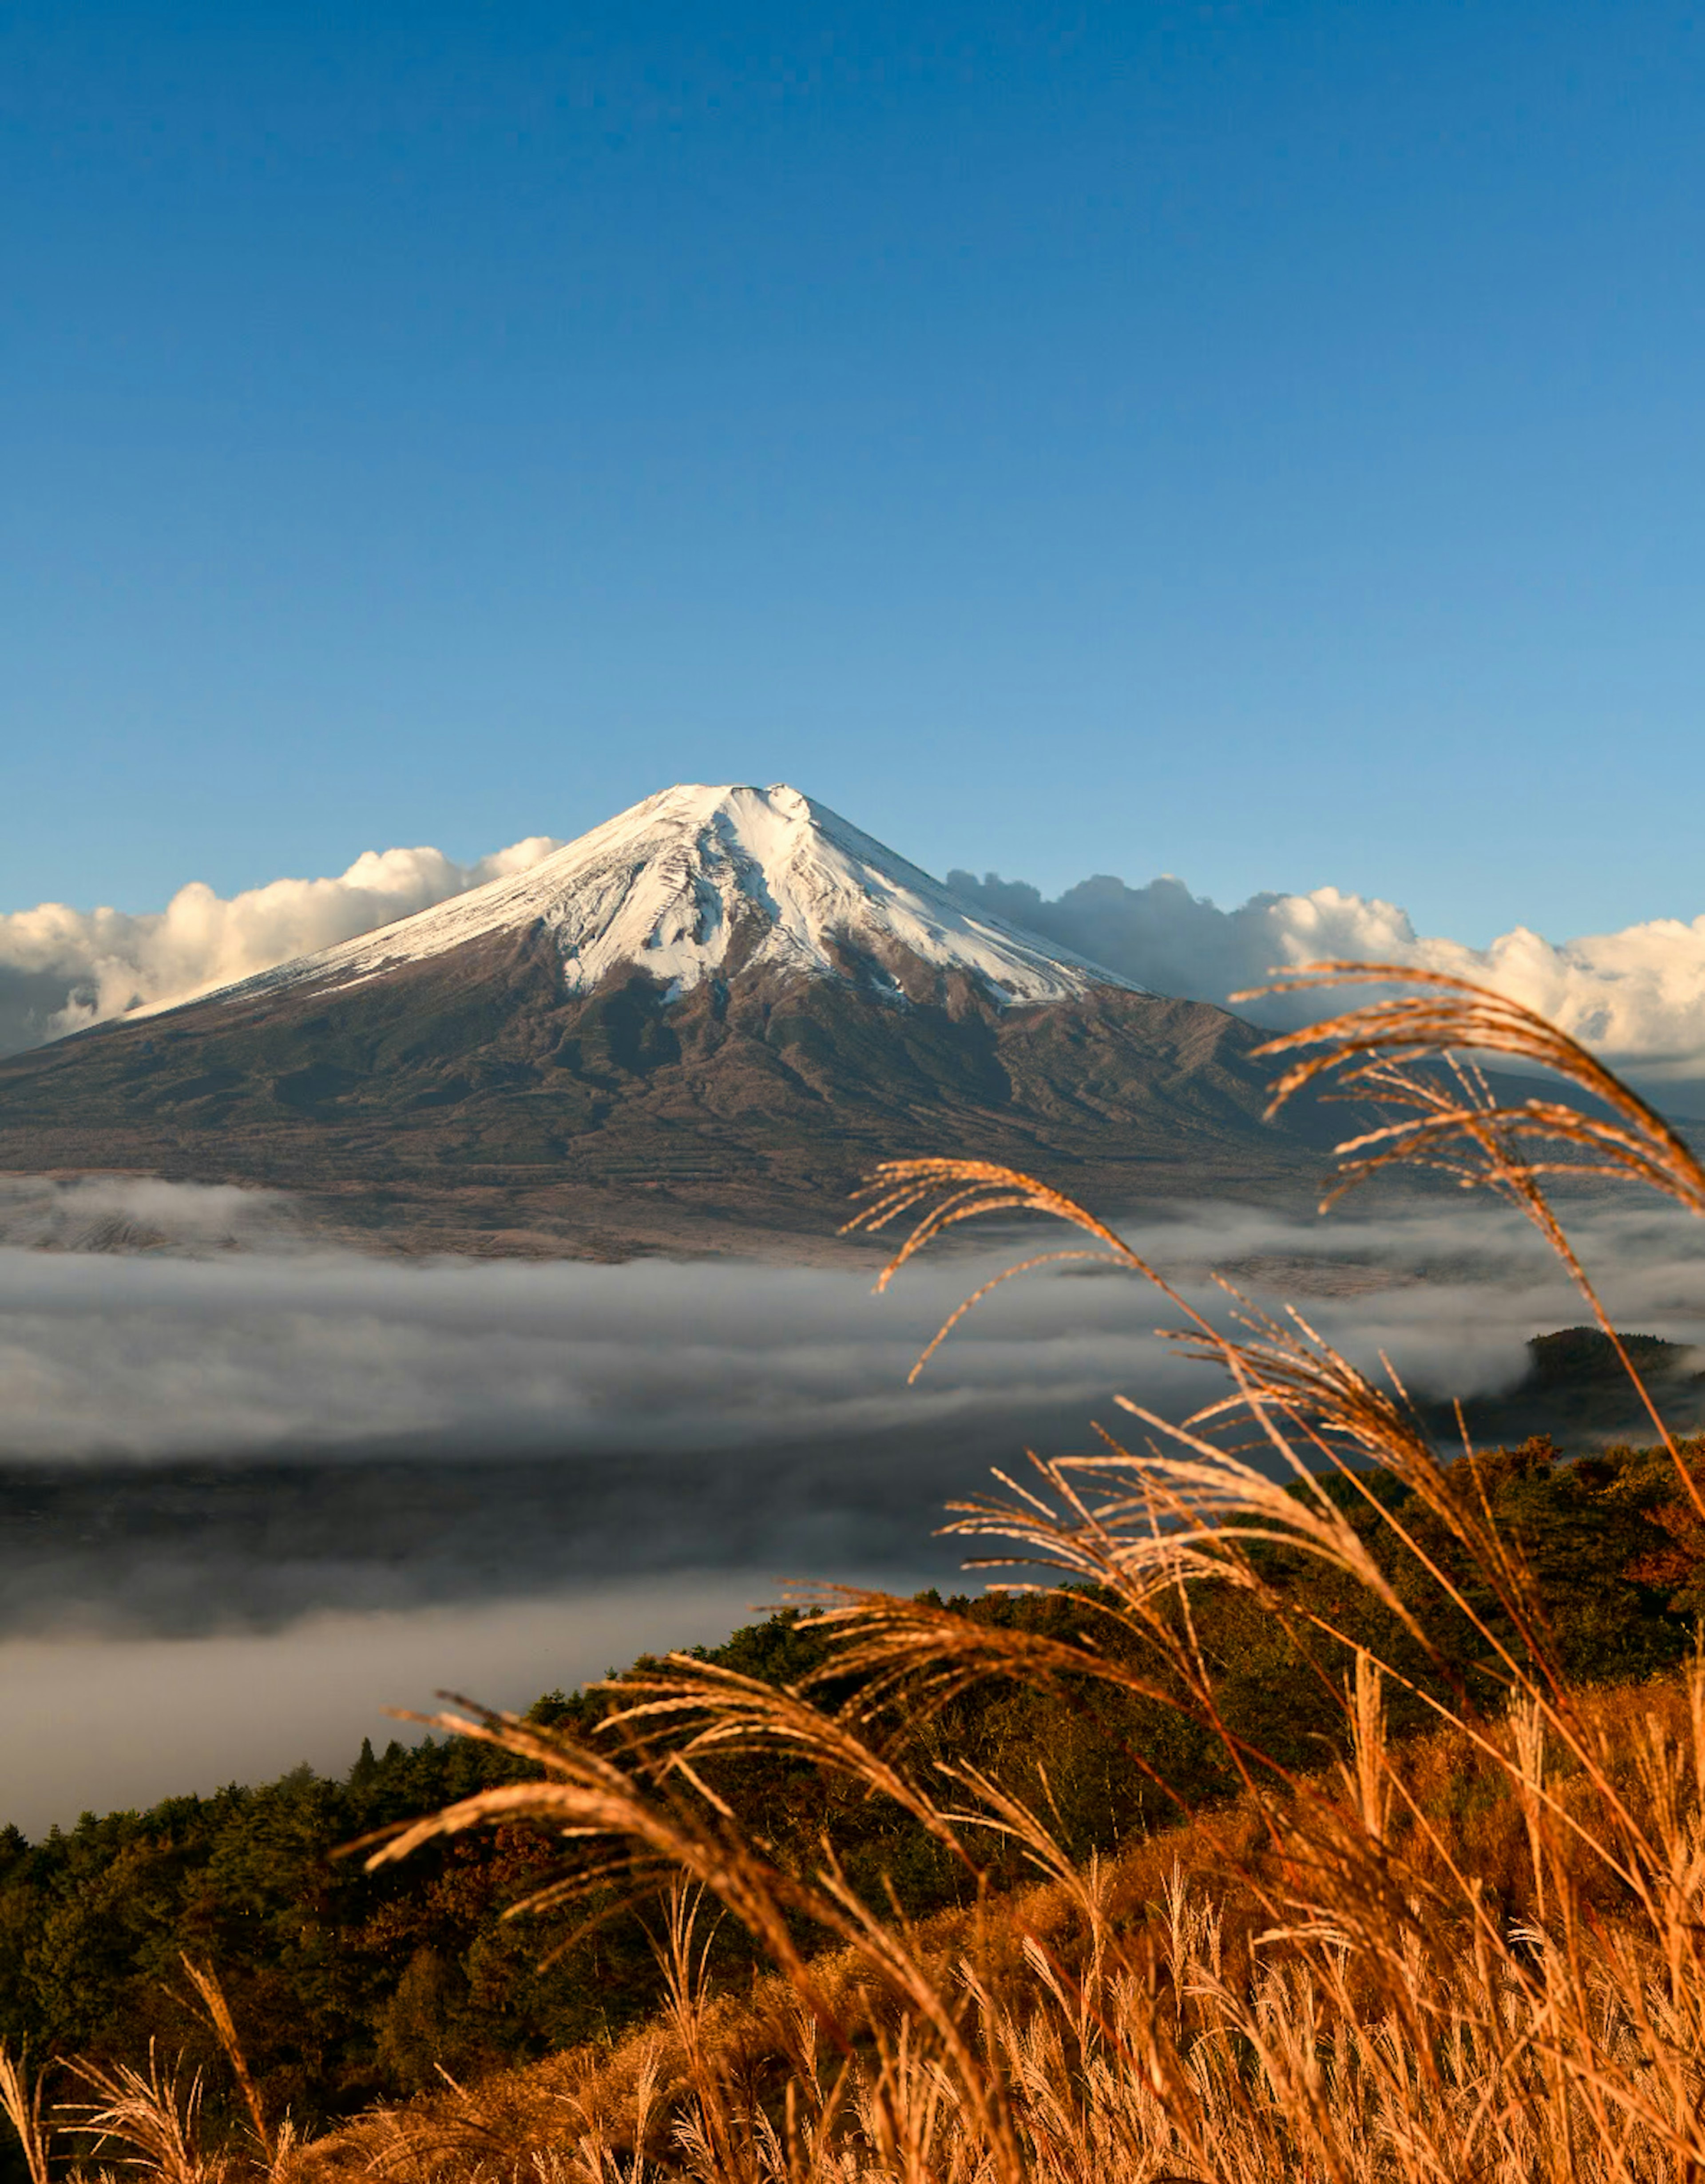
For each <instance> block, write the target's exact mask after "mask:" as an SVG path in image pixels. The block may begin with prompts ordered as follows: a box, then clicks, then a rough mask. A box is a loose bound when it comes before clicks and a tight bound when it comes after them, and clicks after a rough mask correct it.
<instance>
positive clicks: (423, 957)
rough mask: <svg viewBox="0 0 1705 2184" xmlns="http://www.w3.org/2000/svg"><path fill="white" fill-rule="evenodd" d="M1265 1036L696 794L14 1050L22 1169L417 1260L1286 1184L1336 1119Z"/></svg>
mask: <svg viewBox="0 0 1705 2184" xmlns="http://www.w3.org/2000/svg"><path fill="white" fill-rule="evenodd" d="M1259 1036H1260V1035H1259V1034H1257V1033H1256V1032H1255V1031H1253V1030H1252V1029H1251V1028H1250V1027H1248V1026H1246V1025H1245V1024H1243V1023H1242V1022H1240V1021H1239V1020H1238V1019H1237V1018H1235V1017H1231V1016H1229V1015H1228V1014H1227V1013H1226V1012H1225V1011H1223V1010H1220V1009H1216V1008H1212V1007H1209V1006H1206V1005H1204V1004H1201V1003H1197V1002H1189V1001H1178V1000H1167V999H1165V998H1163V997H1161V996H1157V995H1151V994H1146V993H1144V992H1141V991H1140V990H1139V989H1136V988H1134V987H1133V986H1132V985H1131V984H1130V983H1129V982H1128V981H1127V980H1124V979H1122V978H1118V977H1117V976H1116V975H1115V974H1114V973H1112V972H1106V971H1103V970H1101V969H1100V968H1099V967H1097V966H1095V965H1094V964H1091V963H1089V962H1087V961H1084V960H1083V959H1082V958H1079V957H1076V956H1071V955H1070V954H1068V953H1067V952H1066V951H1064V950H1060V949H1058V948H1056V947H1054V946H1052V945H1051V944H1049V943H1047V942H1045V941H1043V940H1041V939H1039V938H1037V937H1036V936H1035V935H1033V934H1026V933H1021V932H1019V931H1018V930H1017V928H1011V927H1009V926H1006V925H1004V924H1002V923H1001V922H1000V921H998V920H997V919H995V918H993V917H989V915H987V914H986V913H983V912H981V911H978V910H976V909H974V908H973V907H972V906H971V905H967V904H965V903H964V902H962V901H961V900H959V899H958V898H957V897H956V896H955V895H954V894H952V893H951V892H950V890H949V889H946V888H944V887H943V886H941V885H940V884H939V883H938V882H936V881H934V880H933V879H931V878H930V877H929V876H928V874H926V873H924V872H919V871H918V870H917V868H916V867H914V866H911V865H909V864H907V863H906V862H905V860H904V859H902V858H900V857H898V856H896V855H894V853H893V852H892V851H890V850H886V849H884V848H883V846H882V845H881V844H879V843H877V842H874V841H872V839H871V838H869V837H868V836H866V835H864V834H862V833H860V832H859V831H858V830H857V829H856V828H855V827H851V826H850V825H849V824H848V823H847V822H845V821H844V820H842V819H839V818H838V817H837V816H835V815H834V814H833V813H832V812H829V811H826V810H824V809H823V807H822V806H821V805H815V804H813V803H811V800H810V799H807V798H805V797H804V796H802V795H800V794H799V793H798V792H797V791H795V790H793V789H790V788H783V787H777V788H770V789H767V790H764V789H757V788H743V787H735V788H673V789H670V790H667V791H666V792H665V793H664V794H661V795H660V796H655V797H651V798H649V799H647V800H646V801H645V802H644V803H643V804H640V805H636V806H634V808H633V809H632V811H628V812H625V813H623V814H622V815H621V816H620V817H618V818H616V819H614V820H611V821H610V822H609V823H608V824H607V825H605V826H603V827H599V828H597V829H595V830H594V831H593V833H590V834H588V835H586V836H585V837H583V838H582V839H581V840H580V841H578V842H575V843H571V844H569V846H568V847H567V848H566V849H564V850H560V851H559V852H558V853H557V854H556V855H554V856H553V857H551V858H549V859H548V860H546V861H545V862H543V864H541V865H538V866H535V867H533V869H532V870H531V871H529V872H527V873H525V874H522V875H521V876H520V877H515V878H510V879H504V880H499V881H497V882H495V883H493V884H492V885H490V886H488V887H486V888H482V889H478V890H476V891H475V892H473V893H471V894H467V895H465V896H461V897H460V898H458V899H456V900H453V901H451V902H449V903H445V904H442V905H438V906H437V908H435V909H432V910H429V911H423V912H422V913H421V914H420V915H419V916H418V917H411V918H408V919H404V920H403V921H401V922H398V923H397V924H395V925H393V926H390V927H387V928H385V929H384V930H382V932H378V933H371V934H368V935H365V936H364V937H362V938H361V939H358V940H354V941H350V942H348V943H345V944H343V945H342V946H340V947H337V948H334V949H331V950H326V952H325V953H323V954H321V955H319V956H309V957H304V958H303V959H301V960H300V961H297V962H294V963H290V964H286V965H283V966H281V967H280V968H278V969H276V970H274V971H270V972H265V974H263V975H262V976H260V977H259V978H251V979H248V980H247V981H245V982H244V983H242V984H240V985H237V986H233V987H230V988H227V989H225V990H223V991H222V992H220V993H217V994H211V995H205V996H203V997H202V998H200V999H198V1000H193V1001H191V1002H187V1003H185V1004H182V1005H181V1006H177V1007H176V1008H172V1009H170V1010H166V1011H161V1012H159V1013H155V1014H150V1015H142V1014H137V1015H135V1016H132V1017H127V1018H125V1019H124V1020H122V1021H120V1022H117V1023H114V1024H109V1025H105V1026H103V1027H101V1028H98V1029H96V1030H93V1031H90V1032H86V1033H82V1034H78V1035H77V1036H76V1037H75V1038H71V1039H64V1040H62V1041H60V1042H59V1043H58V1044H57V1045H53V1046H49V1047H46V1048H42V1049H39V1050H36V1051H33V1052H31V1053H28V1054H25V1055H21V1056H14V1058H12V1059H11V1060H10V1061H7V1062H4V1063H0V1168H4V1169H13V1170H25V1171H31V1172H36V1173H39V1172H41V1171H42V1170H44V1169H62V1170H63V1169H73V1170H85V1169H91V1168H107V1169H111V1168H125V1169H146V1170H148V1171H151V1172H154V1173H161V1174H164V1175H168V1176H176V1177H182V1178H193V1179H196V1180H201V1181H213V1180H223V1181H238V1182H242V1181H248V1182H254V1183H264V1184H270V1185H271V1186H273V1187H275V1188H281V1189H285V1190H293V1191H296V1192H298V1194H301V1195H303V1196H304V1201H307V1202H310V1203H311V1204H312V1205H313V1206H315V1208H316V1209H317V1210H318V1212H319V1213H320V1216H321V1217H323V1218H325V1219H327V1220H330V1221H332V1223H333V1225H334V1226H342V1227H353V1228H356V1229H361V1230H363V1231H364V1232H366V1233H369V1234H374V1235H375V1236H376V1237H378V1238H381V1239H382V1238H384V1237H386V1236H388V1237H390V1239H391V1240H394V1241H396V1242H398V1243H399V1244H403V1245H414V1246H417V1247H422V1248H430V1247H432V1246H435V1245H444V1244H462V1245H465V1244H466V1243H467V1242H468V1241H469V1240H471V1239H472V1240H484V1241H485V1242H486V1244H487V1245H488V1246H489V1247H490V1248H493V1249H518V1250H527V1249H538V1250H550V1249H559V1248H571V1249H582V1250H589V1251H610V1250H621V1249H625V1248H629V1247H631V1246H632V1245H641V1246H644V1245H646V1244H648V1243H652V1244H656V1243H671V1242H675V1243H678V1242H681V1241H683V1240H690V1239H692V1238H697V1239H699V1240H714V1234H713V1232H714V1230H715V1229H716V1227H717V1226H718V1225H720V1226H722V1227H723V1228H728V1227H730V1225H731V1224H732V1226H733V1227H735V1228H744V1229H758V1230H762V1229H788V1230H794V1231H800V1232H804V1233H807V1234H808V1233H811V1232H814V1231H815V1232H821V1233H822V1234H827V1233H828V1232H830V1231H831V1230H832V1229H833V1226H834V1224H835V1222H836V1220H837V1219H838V1218H839V1213H840V1212H841V1210H842V1209H841V1206H840V1203H839V1201H840V1200H841V1199H842V1197H843V1195H844V1193H845V1191H846V1190H848V1189H849V1188H850V1186H851V1185H852V1184H854V1183H855V1181H856V1180H857V1178H859V1176H860V1175H861V1174H862V1173H865V1172H866V1171H867V1170H868V1168H869V1167H871V1166H872V1164H873V1163H874V1162H876V1161H878V1160H880V1159H883V1158H884V1157H888V1156H900V1155H906V1154H922V1153H940V1152H953V1153H967V1154H975V1155H978V1156H986V1157H989V1158H992V1159H998V1160H1003V1161H1007V1162H1014V1163H1017V1164H1018V1165H1022V1166H1024V1167H1028V1168H1031V1169H1033V1170H1035V1171H1037V1172H1039V1173H1044V1174H1045V1175H1047V1176H1048V1177H1049V1178H1050V1179H1056V1180H1058V1181H1060V1182H1061V1183H1062V1184H1065V1185H1066V1186H1067V1187H1068V1188H1072V1189H1074V1190H1078V1191H1079V1192H1080V1193H1084V1194H1088V1195H1095V1196H1096V1197H1097V1199H1098V1201H1099V1202H1100V1203H1102V1204H1104V1205H1106V1204H1110V1203H1117V1204H1128V1203H1130V1202H1131V1201H1133V1200H1134V1199H1138V1198H1142V1199H1151V1198H1154V1197H1159V1196H1171V1195H1178V1194H1179V1193H1184V1192H1198V1191H1203V1190H1226V1189H1232V1190H1243V1191H1246V1192H1256V1193H1261V1194H1262V1195H1266V1194H1268V1193H1270V1192H1272V1191H1274V1190H1290V1189H1292V1188H1300V1187H1302V1186H1303V1185H1304V1184H1307V1182H1310V1181H1312V1179H1313V1178H1314V1177H1315V1176H1316V1175H1318V1171H1319V1167H1320V1159H1319V1151H1318V1147H1319V1145H1321V1143H1322V1142H1323V1139H1324V1137H1325V1136H1327V1135H1329V1134H1336V1133H1335V1131H1334V1130H1333V1129H1332V1128H1331V1127H1330V1125H1329V1123H1328V1122H1327V1121H1325V1120H1324V1119H1321V1120H1319V1121H1318V1122H1316V1123H1311V1122H1310V1120H1309V1118H1307V1117H1302V1118H1301V1120H1291V1119H1287V1120H1285V1121H1284V1122H1283V1123H1280V1124H1279V1125H1274V1124H1269V1123H1264V1122H1263V1121H1262V1104H1263V1099H1264V1086H1265V1082H1266V1071H1265V1070H1264V1068H1263V1067H1262V1066H1261V1065H1259V1064H1251V1061H1249V1058H1248V1057H1249V1053H1250V1050H1251V1048H1252V1047H1253V1046H1255V1045H1256V1044H1258V1041H1259ZM728 1240H733V1239H732V1236H731V1237H730V1238H729V1239H728Z"/></svg>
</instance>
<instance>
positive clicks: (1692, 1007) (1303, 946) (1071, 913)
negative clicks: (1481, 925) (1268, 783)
mask: <svg viewBox="0 0 1705 2184" xmlns="http://www.w3.org/2000/svg"><path fill="white" fill-rule="evenodd" d="M949 878H950V881H951V883H953V885H955V886H956V887H957V888H959V889H961V890H962V891H964V892H966V893H967V894H972V895H973V896H974V897H975V898H976V899H977V900H979V901H981V902H983V904H984V905H987V906H988V907H989V908H990V909H993V910H996V911H999V912H1000V914H1001V915H1002V916H1004V917H1009V918H1012V919H1015V920H1017V922H1020V923H1022V924H1025V925H1028V926H1030V927H1032V928H1034V930H1036V931H1038V932H1040V933H1045V934H1047V935H1049V936H1050V937H1051V938H1052V939H1056V940H1060V941H1063V942H1065V943H1066V944H1067V945H1068V946H1070V947H1073V948H1075V949H1078V950H1080V951H1081V952H1082V953H1083V954H1084V955H1086V956H1091V957H1093V958H1094V959H1095V961H1098V962H1102V963H1105V964H1106V965H1107V967H1108V968H1109V969H1110V970H1115V971H1120V972H1123V973H1124V974H1125V975H1126V976H1127V977H1128V978H1135V979H1137V980H1138V981H1139V983H1142V984H1144V985H1145V986H1150V987H1152V988H1153V989H1155V990H1156V992H1157V993H1163V994H1179V995H1185V996H1187V997H1188V998H1190V999H1191V1000H1209V1001H1223V1000H1226V999H1227V997H1228V996H1229V995H1232V994H1234V993H1236V992H1238V991H1239V990H1240V989H1244V988H1247V987H1251V986H1256V985H1259V984H1261V983H1262V981H1263V980H1264V979H1265V978H1266V977H1267V975H1268V972H1269V971H1271V970H1274V969H1279V968H1286V967H1295V966H1297V965H1300V964H1304V963H1312V962H1318V961H1323V960H1327V959H1329V958H1333V957H1348V958H1350V959H1352V960H1354V961H1361V962H1385V963H1407V964H1413V965H1416V966H1418V967H1424V968H1426V969H1429V970H1436V971H1447V972H1452V973H1453V974H1455V975H1456V976H1457V977H1459V978H1473V979H1475V980H1478V981H1479V982H1480V983H1483V984H1485V985H1489V986H1493V987H1496V989H1498V990H1499V991H1500V992H1502V993H1505V994H1507V995H1509V996H1510V997H1511V999H1512V1000H1518V1001H1521V1002H1524V1003H1525V1004H1526V1005H1527V1006H1529V1008H1534V1009H1537V1010H1538V1011H1540V1013H1541V1015H1542V1016H1546V1017H1550V1018H1551V1019H1552V1022H1556V1023H1558V1024H1560V1025H1562V1027H1563V1029H1564V1030H1566V1031H1568V1032H1570V1033H1572V1034H1574V1036H1575V1037H1576V1038H1578V1039H1581V1040H1582V1041H1583V1042H1584V1043H1585V1044H1586V1045H1589V1046H1591V1047H1592V1048H1593V1049H1595V1050H1596V1051H1597V1052H1599V1053H1602V1054H1603V1055H1604V1056H1607V1058H1608V1059H1609V1060H1611V1061H1613V1062H1618V1063H1620V1064H1622V1065H1623V1066H1624V1067H1628V1068H1630V1069H1632V1070H1635V1071H1636V1072H1637V1073H1639V1074H1641V1076H1643V1077H1645V1078H1649V1079H1652V1080H1656V1081H1659V1082H1662V1081H1664V1080H1666V1079H1667V1080H1670V1081H1675V1080H1680V1079H1684V1078H1696V1077H1699V1076H1701V1075H1705V917H1696V918H1694V919H1693V920H1692V921H1691V923H1689V922H1685V921H1684V920H1682V919H1680V918H1673V917H1668V918H1654V919H1652V920H1651V921H1650V922H1648V923H1646V924H1642V925H1630V926H1628V927H1626V928H1624V930H1623V931H1622V932H1620V933H1597V934H1589V935H1587V936H1585V938H1583V939H1576V940H1568V941H1563V942H1561V943H1557V942H1553V941H1550V940H1546V939H1545V938H1544V937H1543V936H1542V935H1541V934H1540V933H1534V932H1531V931H1530V930H1529V928H1527V927H1525V926H1518V927H1517V928H1515V930H1514V931H1513V932H1511V933H1503V934H1502V935H1501V936H1500V937H1499V938H1498V939H1496V940H1494V941H1493V942H1492V944H1491V945H1490V947H1489V948H1483V949H1480V948H1470V947H1468V946H1466V945H1464V944H1463V943H1461V942H1460V941H1455V940H1450V939H1443V938H1440V937H1435V936H1429V935H1425V934H1422V933H1417V932H1416V930H1415V928H1414V926H1413V925H1412V922H1410V919H1409V917H1408V913H1407V911H1403V910H1401V909H1400V908H1399V907H1398V905H1396V903H1390V902H1383V901H1381V900H1379V898H1378V897H1377V896H1368V895H1357V894H1345V893H1343V892H1342V891H1341V890H1340V889H1338V888H1334V887H1323V888H1316V889H1313V890H1312V892H1311V893H1309V894H1259V895H1255V896H1252V897H1251V900H1249V901H1248V902H1246V903H1244V904H1242V905H1240V907H1239V908H1237V909H1235V910H1221V909H1219V908H1218V907H1217V905H1215V904H1214V903H1212V902H1210V901H1208V900H1206V898H1204V897H1202V896H1200V895H1194V894H1191V893H1190V889H1188V888H1187V887H1186V886H1185V885H1184V883H1183V882H1182V881H1181V880H1178V879H1174V878H1173V877H1171V876H1170V875H1168V876H1167V877H1163V878H1161V879H1157V880H1151V881H1150V882H1149V883H1148V885H1147V886H1146V887H1140V888H1133V887H1128V886H1127V885H1126V884H1125V883H1124V882H1123V880H1117V879H1111V878H1108V877H1098V878H1095V879H1092V880H1085V881H1083V882H1082V883H1080V884H1079V885H1078V886H1077V887H1074V888H1070V889H1067V891H1066V893H1065V894H1062V895H1061V896H1060V897H1059V898H1058V899H1057V900H1055V901H1052V902H1049V901H1045V900H1044V899H1043V898H1042V896H1041V895H1040V894H1039V893H1038V891H1037V890H1036V889H1034V888H1033V887H1029V886H1028V885H1026V884H1025V883H1023V882H1022V881H1007V880H1002V879H1000V877H998V876H997V875H996V874H995V873H993V872H991V873H989V875H988V876H987V877H985V878H983V879H982V880H978V879H975V878H974V877H972V875H971V874H970V873H968V872H953V873H950V875H949ZM1321 1006H1322V1005H1321V1004H1320V1003H1319V1002H1318V1001H1310V1000H1307V999H1306V998H1304V997H1301V996H1298V997H1296V998H1295V999H1293V1000H1280V999H1272V1000H1264V1001H1261V1002H1257V1003H1253V1004H1248V1005H1245V1008H1244V1013H1245V1014H1247V1015H1249V1016H1251V1017H1256V1019H1257V1020H1259V1021H1261V1022H1272V1023H1282V1024H1290V1023H1301V1022H1307V1020H1308V1017H1309V1016H1310V1015H1312V1014H1318V1013H1319V1012H1320V1011H1321ZM1329 1006H1331V1007H1334V1008H1337V1007H1342V1006H1346V1002H1345V1001H1344V1000H1331V1001H1330V1003H1329Z"/></svg>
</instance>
